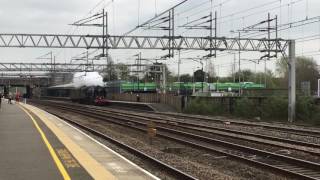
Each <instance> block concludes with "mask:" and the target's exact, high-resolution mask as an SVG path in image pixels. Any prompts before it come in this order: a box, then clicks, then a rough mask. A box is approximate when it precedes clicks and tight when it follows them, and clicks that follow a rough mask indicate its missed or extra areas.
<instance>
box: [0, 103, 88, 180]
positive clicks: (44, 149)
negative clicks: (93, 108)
mask: <svg viewBox="0 0 320 180" xmlns="http://www.w3.org/2000/svg"><path fill="white" fill-rule="evenodd" d="M41 133H42V134H41ZM44 138H45V139H46V140H47V142H45V140H44ZM49 142H50V143H49ZM53 148H54V149H60V150H65V148H64V146H63V145H62V144H61V143H60V142H59V141H58V140H57V139H56V138H55V136H54V135H53V134H52V132H51V131H50V130H49V129H48V128H47V127H46V126H45V125H44V124H43V123H41V122H40V121H39V119H31V118H30V116H29V115H28V114H27V113H26V112H24V110H23V109H21V108H19V107H18V105H16V104H7V103H6V101H5V100H2V105H1V109H0V179H6V180H11V179H12V180H19V179H24V180H25V179H35V180H37V179H48V180H50V179H53V180H56V179H70V178H76V179H92V178H91V176H90V175H89V174H88V173H87V172H86V170H84V169H83V168H82V167H81V166H80V165H79V164H78V163H77V161H76V160H75V159H73V157H72V156H71V155H70V159H72V160H73V161H74V163H75V164H78V166H77V167H74V168H72V169H69V170H68V171H69V172H67V171H66V168H65V167H66V166H65V165H64V164H63V163H62V162H61V161H60V159H59V158H57V153H54V151H51V150H52V149H53ZM65 153H66V154H68V153H69V152H68V151H67V150H66V151H65Z"/></svg>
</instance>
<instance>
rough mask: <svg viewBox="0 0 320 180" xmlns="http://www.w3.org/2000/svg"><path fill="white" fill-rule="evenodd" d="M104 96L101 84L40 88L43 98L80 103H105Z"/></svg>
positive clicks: (105, 93) (104, 92)
mask: <svg viewBox="0 0 320 180" xmlns="http://www.w3.org/2000/svg"><path fill="white" fill-rule="evenodd" d="M106 96H107V92H106V89H105V88H104V87H101V86H88V87H80V88H75V87H66V86H56V87H49V88H43V89H42V90H41V97H42V98H43V99H55V100H66V101H72V102H77V103H81V104H93V105H107V104H108V103H109V101H108V100H107V99H106Z"/></svg>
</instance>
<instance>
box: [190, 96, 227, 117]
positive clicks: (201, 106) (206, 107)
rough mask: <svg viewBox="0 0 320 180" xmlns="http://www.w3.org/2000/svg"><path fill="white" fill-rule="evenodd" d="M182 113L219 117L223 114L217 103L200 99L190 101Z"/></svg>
mask: <svg viewBox="0 0 320 180" xmlns="http://www.w3.org/2000/svg"><path fill="white" fill-rule="evenodd" d="M184 112H185V113H190V114H200V115H221V114H223V108H222V106H219V104H217V103H213V102H207V101H206V100H203V99H201V98H196V99H193V100H191V102H190V103H189V104H188V105H187V107H186V109H185V110H184Z"/></svg>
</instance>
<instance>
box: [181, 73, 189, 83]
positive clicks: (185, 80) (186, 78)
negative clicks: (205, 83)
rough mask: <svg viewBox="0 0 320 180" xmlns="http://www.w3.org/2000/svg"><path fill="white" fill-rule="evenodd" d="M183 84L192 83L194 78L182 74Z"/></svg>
mask: <svg viewBox="0 0 320 180" xmlns="http://www.w3.org/2000/svg"><path fill="white" fill-rule="evenodd" d="M180 81H181V82H192V76H191V75H190V74H182V75H181V76H180Z"/></svg>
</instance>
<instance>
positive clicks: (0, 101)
mask: <svg viewBox="0 0 320 180" xmlns="http://www.w3.org/2000/svg"><path fill="white" fill-rule="evenodd" d="M1 103H2V94H1V93H0V109H1Z"/></svg>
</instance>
